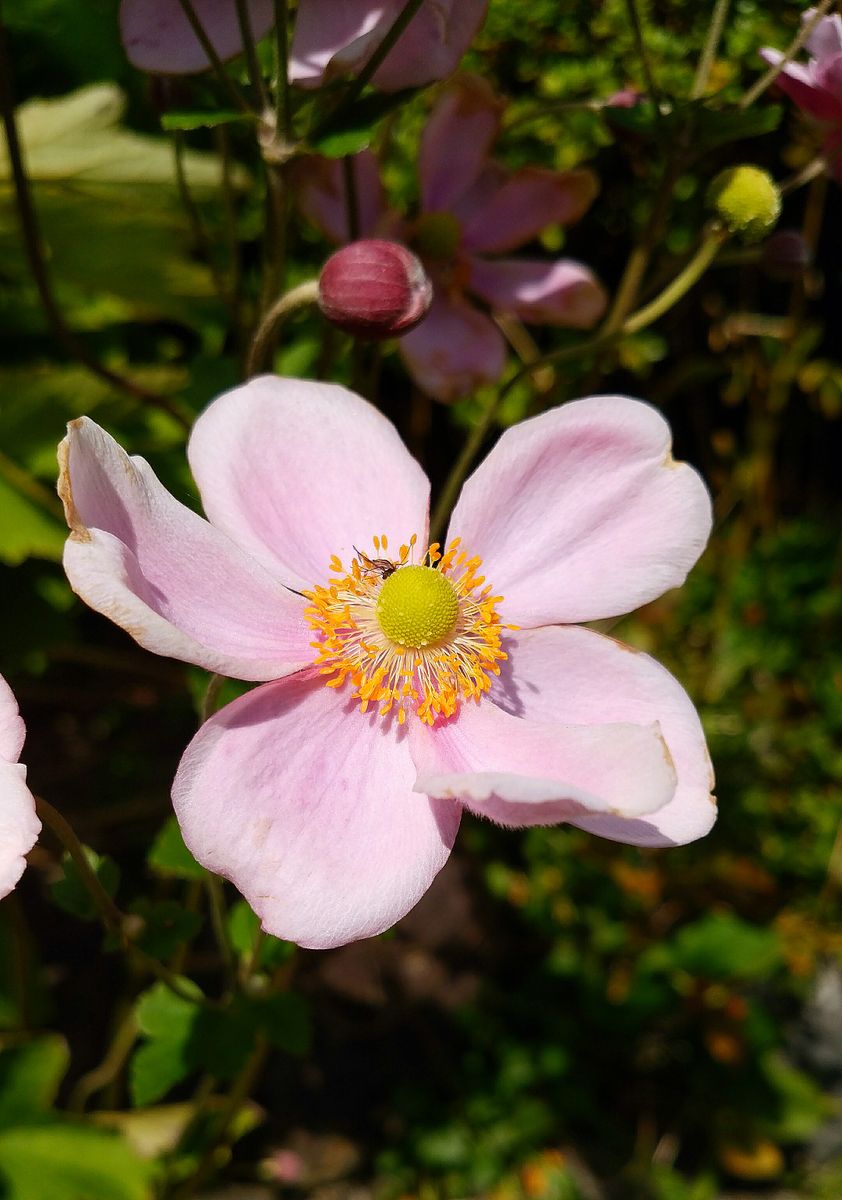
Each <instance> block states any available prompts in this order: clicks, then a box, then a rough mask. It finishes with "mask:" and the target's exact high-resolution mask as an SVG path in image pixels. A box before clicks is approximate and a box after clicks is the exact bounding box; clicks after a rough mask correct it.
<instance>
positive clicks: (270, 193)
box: [260, 159, 289, 313]
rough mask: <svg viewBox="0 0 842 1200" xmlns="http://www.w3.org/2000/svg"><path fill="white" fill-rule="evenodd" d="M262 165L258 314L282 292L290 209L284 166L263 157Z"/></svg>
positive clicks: (264, 310)
mask: <svg viewBox="0 0 842 1200" xmlns="http://www.w3.org/2000/svg"><path fill="white" fill-rule="evenodd" d="M263 165H264V169H265V172H266V228H265V230H264V236H263V280H262V283H261V289H260V292H261V298H260V311H261V313H265V312H266V310H267V309H268V308H269V306H270V305H271V304H272V303H273V301H274V299H275V297H276V296H277V295H278V293H279V292H282V291H283V281H284V275H285V271H286V242H287V216H288V211H289V204H288V201H289V195H288V190H287V185H286V178H285V167H284V166H283V165H280V164H278V163H273V162H269V161H267V160H265V159H264V164H263Z"/></svg>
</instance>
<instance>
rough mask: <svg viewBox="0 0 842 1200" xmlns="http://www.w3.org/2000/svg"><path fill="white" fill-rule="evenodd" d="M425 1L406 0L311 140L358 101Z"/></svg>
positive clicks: (319, 123) (312, 131)
mask: <svg viewBox="0 0 842 1200" xmlns="http://www.w3.org/2000/svg"><path fill="white" fill-rule="evenodd" d="M423 3H424V0H406V3H405V4H404V6H403V8H402V9H401V11H400V12H399V13H398V15H397V16H396V17H395V19H394V21H393V22H392V24H391V25H390V26H389V28H388V29H387V31H386V34H385V36H384V38H383V40H382V42H381V43H380V45H379V46H378V47H377V49H376V50H375V51H374V53H373V54H372V56H371V58H370V59H369V60H368V62H367V63H366V64H365V66H364V67H363V68H362V70H361V71H360V73H359V75H358V76H357V77H356V79H355V80H354V81H353V83H352V84H351V85H350V86H349V88H348V90H347V91H346V92H345V93H344V95H343V96H341V97H340V99H339V101H338V103H337V104H336V105H334V107H333V108H331V109H328V111H327V112H326V113H325V114H324V115H323V116H322V118H321V120H318V121H317V122H316V124H315V125H314V126H313V128H312V129H311V130H310V134H309V137H310V141H313V140H315V139H316V138H318V137H319V136H320V135H321V134H322V133H323V132H324V130H325V129H326V128H327V126H328V125H329V124H330V123H331V121H333V120H334V118H335V117H336V116H338V114H339V113H340V112H341V111H342V110H343V108H350V107H351V105H352V104H355V103H356V101H357V100H358V99H359V97H360V95H361V93H362V92H363V90H364V88H365V87H366V86H367V84H368V83H370V81H371V79H372V78H373V77H374V74H375V72H376V71H377V69H378V67H380V66H381V64H382V63H383V61H384V59H385V58H386V55H387V54H388V53H389V51H390V50H391V49H392V47H393V46H394V44H395V42H397V40H398V38H399V37H400V36H401V34H402V33H403V31H404V30H405V29H406V27H407V25H409V22H410V21H411V20H412V18H413V17H414V16H415V14H416V13H417V12H418V9H419V8H420V7H421V5H422V4H423Z"/></svg>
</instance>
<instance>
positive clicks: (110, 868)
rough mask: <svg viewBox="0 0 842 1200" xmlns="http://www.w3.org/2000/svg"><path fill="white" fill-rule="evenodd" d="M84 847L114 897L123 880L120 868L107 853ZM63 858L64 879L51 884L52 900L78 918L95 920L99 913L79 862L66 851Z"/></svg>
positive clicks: (88, 857) (97, 875) (92, 865)
mask: <svg viewBox="0 0 842 1200" xmlns="http://www.w3.org/2000/svg"><path fill="white" fill-rule="evenodd" d="M83 849H84V851H85V857H86V858H87V860H88V863H89V864H90V866H91V868H92V870H93V872H94V874H95V875H96V877H97V879H98V880H99V882H100V883H101V884H102V886H103V887H104V888H105V890H106V892H108V895H109V896H113V895H114V893H115V892H116V891H117V886H118V884H119V882H120V868H119V867H118V866H117V864H116V863H115V862H114V860H113V859H111V858H109V857H108V855H106V854H97V852H96V851H95V850H91V848H90V846H84V847H83ZM61 861H62V866H63V867H64V878H63V879H59V880H57V881H56V882H55V883H54V884H51V886H50V894H51V895H52V897H53V900H55V902H56V904H57V905H58V906H59V908H63V909H64V911H65V912H69V913H72V914H73V916H74V917H79V918H81V920H83V921H93V920H95V919H96V918H97V917H98V916H99V910H98V909H97V906H96V905H95V904H94V902H93V900H92V898H91V895H90V892H89V891H88V889H87V888H86V887H85V885H84V883H83V882H82V877H81V875H80V874H79V871H78V869H77V867H76V864H75V863H74V861H73V859H72V858H71V857H70V855H69V854H67V853H65V854H64V856H63V858H62V860H61Z"/></svg>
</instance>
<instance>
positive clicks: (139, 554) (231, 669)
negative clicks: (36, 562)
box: [59, 417, 313, 679]
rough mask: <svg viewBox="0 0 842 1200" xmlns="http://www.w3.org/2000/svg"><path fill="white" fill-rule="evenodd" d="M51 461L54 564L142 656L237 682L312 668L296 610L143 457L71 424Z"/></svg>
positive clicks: (297, 605) (298, 606)
mask: <svg viewBox="0 0 842 1200" xmlns="http://www.w3.org/2000/svg"><path fill="white" fill-rule="evenodd" d="M59 462H60V465H61V476H60V479H59V490H60V494H61V496H62V499H63V501H64V506H65V514H66V516H67V522H68V525H69V526H70V529H71V533H70V537H69V538H68V540H67V543H66V546H65V556H64V566H65V570H66V572H67V577H68V579H69V581H70V586H71V587H72V588H73V590H74V591H75V592H76V593H77V595H79V596H81V598H82V599H83V600H84V601H85V603H86V604H89V605H90V606H91V608H93V609H95V610H96V611H97V612H100V613H103V614H104V615H105V616H107V617H110V618H111V620H112V621H114V622H115V623H116V624H117V625H120V626H122V628H123V629H125V630H126V632H127V633H129V634H131V636H132V637H133V638H134V639H135V641H137V642H139V643H140V645H141V646H144V647H146V649H147V650H152V651H154V652H155V653H156V654H164V655H167V656H168V657H170V658H178V659H182V660H183V661H185V662H192V663H197V664H198V665H199V666H201V667H206V668H207V669H208V670H210V671H219V672H221V673H222V674H225V675H231V676H234V677H236V678H240V679H275V678H277V677H278V676H280V675H285V674H287V673H288V672H290V671H294V670H298V669H299V668H300V667H301V666H303V665H305V664H307V663H309V662H311V661H312V657H313V651H312V648H311V647H310V644H309V643H310V640H311V637H312V634H311V633H310V630H309V628H308V627H307V625H306V622H305V621H304V618H303V615H302V614H303V608H304V601H303V600H302V599H301V598H300V597H299V596H296V595H294V594H293V593H292V592H291V591H289V590H288V588H286V587H284V585H283V583H282V582H281V580H280V579H278V578H277V576H276V577H274V578H273V577H272V575H270V574H269V573H268V572H267V571H266V570H265V569H264V568H263V567H262V566H260V564H259V563H257V562H255V561H254V560H253V559H251V558H249V557H248V555H246V554H244V553H243V551H242V550H240V549H239V547H237V546H236V545H234V543H233V542H231V541H230V540H229V539H228V538H227V537H226V535H225V534H224V533H221V532H220V531H219V530H217V529H214V528H213V526H211V525H209V524H208V522H207V521H205V520H203V519H202V518H201V517H200V516H198V514H197V513H194V512H191V511H190V510H189V509H188V508H185V507H184V505H183V504H179V502H178V501H177V500H176V499H175V498H174V497H173V496H171V495H170V494H169V492H168V491H167V490H166V488H164V487H163V486H162V485H161V483H159V481H158V480H157V479H156V478H155V475H154V474H153V472H152V470H151V469H150V467H149V465H148V464H147V463H145V462H144V461H143V459H141V458H129V456H128V455H127V454H126V453H125V451H124V450H123V449H122V448H121V447H120V446H118V445H117V443H116V442H115V441H114V439H113V438H112V437H110V436H109V434H107V433H106V432H105V430H104V429H100V427H99V426H98V425H96V424H95V423H94V422H93V421H91V420H89V419H88V418H87V417H81V418H80V419H79V420H78V421H73V422H71V424H70V426H69V427H68V434H67V437H66V438H65V440H64V441H63V442H62V444H61V446H60V447H59Z"/></svg>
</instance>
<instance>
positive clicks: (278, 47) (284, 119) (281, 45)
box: [274, 0, 292, 142]
mask: <svg viewBox="0 0 842 1200" xmlns="http://www.w3.org/2000/svg"><path fill="white" fill-rule="evenodd" d="M274 5H275V70H276V71H277V74H278V78H277V79H276V81H275V131H276V133H278V134H280V135H281V136H282V137H283V139H284V141H286V142H290V141H292V97H291V95H290V86H289V0H274Z"/></svg>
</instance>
